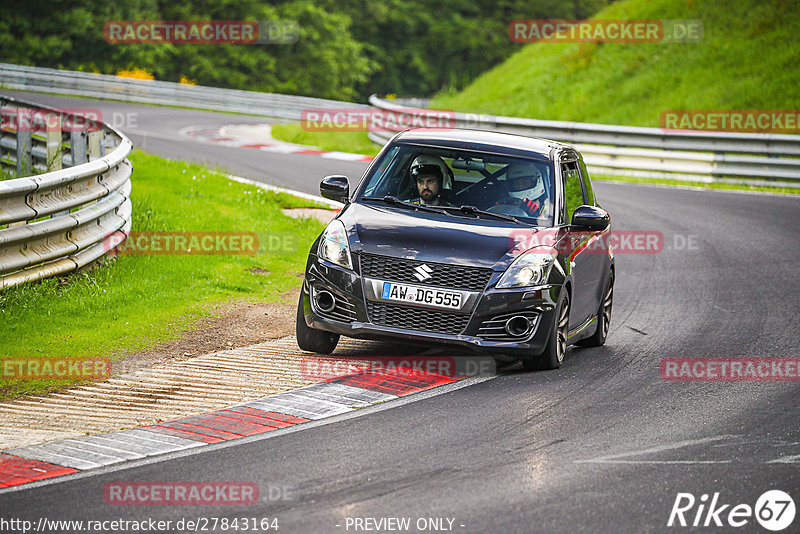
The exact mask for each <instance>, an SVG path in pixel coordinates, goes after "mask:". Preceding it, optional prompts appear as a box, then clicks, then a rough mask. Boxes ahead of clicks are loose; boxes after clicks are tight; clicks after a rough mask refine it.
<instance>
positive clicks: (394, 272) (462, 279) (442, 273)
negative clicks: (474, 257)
mask: <svg viewBox="0 0 800 534" xmlns="http://www.w3.org/2000/svg"><path fill="white" fill-rule="evenodd" d="M421 265H427V267H428V268H429V269H428V270H427V272H428V273H429V274H428V275H429V276H430V278H428V279H427V280H420V279H419V277H417V276H416V275H417V274H418V273H419V272H425V271H419V270H415V269H417V268H418V267H420V266H421ZM361 275H362V276H369V277H370V278H378V279H380V280H389V281H393V282H408V283H411V284H419V285H426V286H436V287H445V288H449V289H461V290H465V291H483V290H484V288H485V287H486V284H488V283H489V279H490V278H491V277H492V270H491V269H481V268H478V267H464V266H461V265H447V264H444V263H432V262H425V261H419V260H407V259H403V258H394V257H392V256H380V255H377V254H362V255H361Z"/></svg>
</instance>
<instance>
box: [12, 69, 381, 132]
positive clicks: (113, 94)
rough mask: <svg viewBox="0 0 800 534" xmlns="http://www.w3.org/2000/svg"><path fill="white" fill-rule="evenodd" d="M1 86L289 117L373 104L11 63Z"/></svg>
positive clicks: (289, 118)
mask: <svg viewBox="0 0 800 534" xmlns="http://www.w3.org/2000/svg"><path fill="white" fill-rule="evenodd" d="M0 85H2V86H3V87H5V88H7V89H18V90H22V91H26V90H28V91H50V92H59V93H65V94H69V95H78V96H88V97H94V98H102V99H110V100H121V101H124V102H141V103H145V104H161V105H166V106H186V107H194V108H202V109H210V110H215V111H229V112H233V113H247V114H249V115H263V116H266V117H275V118H280V119H287V120H298V119H300V112H301V111H302V110H304V109H307V108H330V107H336V108H346V107H353V108H365V107H368V106H366V105H364V104H353V103H350V102H341V101H338V100H326V99H322V98H311V97H306V96H291V95H279V94H273V93H259V92H256V91H239V90H235V89H219V88H216V87H206V86H201V85H188V84H181V83H175V82H162V81H156V80H139V79H133V78H122V77H119V76H110V75H107V74H94V73H91V72H77V71H69V70H58V69H47V68H41V67H25V66H21V65H11V64H8V63H0Z"/></svg>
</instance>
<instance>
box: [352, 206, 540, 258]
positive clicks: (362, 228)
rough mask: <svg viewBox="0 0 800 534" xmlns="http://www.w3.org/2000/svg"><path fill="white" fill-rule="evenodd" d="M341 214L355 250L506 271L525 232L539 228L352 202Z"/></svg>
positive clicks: (526, 234)
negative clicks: (516, 244) (515, 247)
mask: <svg viewBox="0 0 800 534" xmlns="http://www.w3.org/2000/svg"><path fill="white" fill-rule="evenodd" d="M339 219H340V220H341V221H342V222H343V223H344V224H345V227H346V228H347V231H348V235H349V238H350V243H351V247H352V249H353V251H354V252H356V251H361V252H366V253H370V254H380V255H383V256H394V257H400V258H406V259H415V260H421V261H430V262H437V263H454V264H461V265H473V266H476V267H495V269H498V270H504V269H505V268H506V267H507V266H508V264H509V263H510V262H511V261H512V260H513V257H514V254H512V253H511V252H510V251H511V249H513V248H514V244H515V242H516V241H519V239H520V236H526V237H527V236H530V235H531V234H532V233H534V232H535V231H536V230H535V229H533V228H532V227H530V226H527V225H518V224H514V223H506V222H504V221H495V220H492V219H488V220H487V219H482V220H477V219H474V218H472V217H461V216H454V215H447V214H444V213H443V214H438V213H429V212H422V211H419V212H416V211H412V210H408V209H405V208H400V207H394V206H386V207H383V206H380V207H377V206H376V207H373V206H368V205H364V204H350V205H348V206H347V208H346V209H344V210H343V211H342V213H341V215H340V216H339Z"/></svg>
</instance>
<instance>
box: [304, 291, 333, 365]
mask: <svg viewBox="0 0 800 534" xmlns="http://www.w3.org/2000/svg"><path fill="white" fill-rule="evenodd" d="M295 332H296V333H297V346H298V347H300V348H301V349H303V350H305V351H308V352H316V353H317V354H330V353H332V352H333V351H334V349H335V348H336V345H337V344H338V343H339V334H332V333H331V332H326V331H324V330H317V329H316V328H311V327H309V326H308V325H307V324H306V318H305V312H304V310H303V294H302V293H300V301H299V302H298V303H297V324H296V326H295Z"/></svg>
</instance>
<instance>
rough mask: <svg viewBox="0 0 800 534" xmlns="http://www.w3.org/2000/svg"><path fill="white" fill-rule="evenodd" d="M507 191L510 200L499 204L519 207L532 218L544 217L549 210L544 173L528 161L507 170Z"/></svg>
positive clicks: (517, 163) (507, 199)
mask: <svg viewBox="0 0 800 534" xmlns="http://www.w3.org/2000/svg"><path fill="white" fill-rule="evenodd" d="M505 185H506V189H508V194H509V195H510V196H509V198H506V199H504V200H500V201H499V202H497V204H512V205H516V206H519V207H520V208H521V209H522V210H523V211H525V212H526V213H527V214H528V216H530V217H544V216H546V215H547V211H548V209H549V200H548V198H547V191H546V190H545V187H544V178H543V177H542V172H541V171H540V170H539V169H538V168H537V167H536V165H534V164H533V163H530V162H528V161H520V162H515V163H512V164H510V165H509V166H508V168H507V169H506V181H505Z"/></svg>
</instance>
